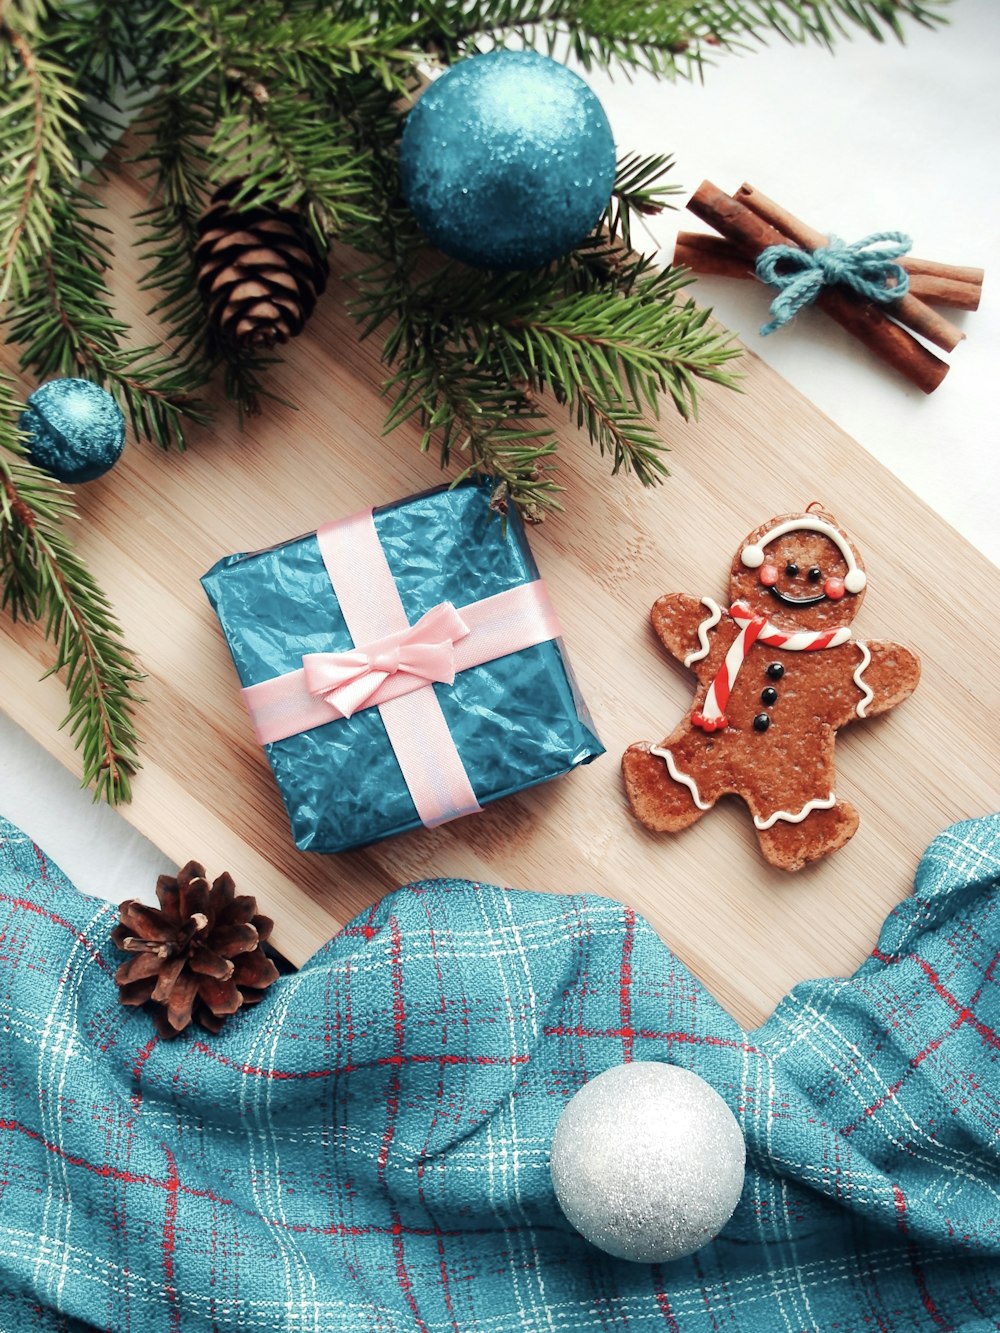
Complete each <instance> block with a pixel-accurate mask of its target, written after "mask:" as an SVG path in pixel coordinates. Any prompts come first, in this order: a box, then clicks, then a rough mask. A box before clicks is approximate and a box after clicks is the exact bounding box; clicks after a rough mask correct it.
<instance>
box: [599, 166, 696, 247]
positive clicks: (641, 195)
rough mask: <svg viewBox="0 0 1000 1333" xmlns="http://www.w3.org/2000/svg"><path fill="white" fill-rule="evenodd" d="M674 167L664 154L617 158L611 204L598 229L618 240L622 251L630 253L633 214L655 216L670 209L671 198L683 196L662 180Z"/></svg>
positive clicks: (682, 188)
mask: <svg viewBox="0 0 1000 1333" xmlns="http://www.w3.org/2000/svg"><path fill="white" fill-rule="evenodd" d="M673 165H674V159H673V158H672V157H668V156H667V155H666V154H664V153H656V154H654V155H651V156H646V157H643V156H642V155H640V154H639V153H628V154H626V156H625V157H623V158H620V159H619V162H618V167H617V170H616V172H615V183H614V188H613V189H612V191H611V202H610V203H609V204H608V208H607V212H606V213H605V216H604V219H603V223H602V227H601V228H599V230H600V229H603V230H605V231H606V232H607V234H608V236H609V238H610V239H611V240H612V241H615V240H617V239H618V238H619V237H621V240H622V244H623V245H624V247H625V249H626V250H630V249H631V248H632V223H633V221H634V217H635V214H637V213H638V214H639V215H640V216H642V217H655V215H656V214H657V213H662V212H663V210H664V209H665V208H672V207H673V205H672V204H671V203H670V199H671V197H673V196H674V195H678V194H683V193H684V187H683V186H682V185H673V184H669V185H668V184H667V183H666V182H665V181H664V180H663V177H664V176H665V175H666V174H667V172H668V171H671V170H672V169H673Z"/></svg>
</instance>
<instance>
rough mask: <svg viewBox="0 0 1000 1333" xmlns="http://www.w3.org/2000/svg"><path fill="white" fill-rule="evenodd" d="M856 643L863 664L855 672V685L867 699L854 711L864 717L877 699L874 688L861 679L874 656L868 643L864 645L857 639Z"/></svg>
mask: <svg viewBox="0 0 1000 1333" xmlns="http://www.w3.org/2000/svg"><path fill="white" fill-rule="evenodd" d="M855 642H856V643H857V646H858V647H859V648H860V649H861V664H860V666H859V667H858V669H857V671H855V673H854V683H855V685H857V687H858V689H859V690H860V691H861V692H862V694H864V695H865V696H866V697H865V698H864V699H862V700H861V702H860V703H859V704H858V706H857V708H855V710H854V711H855V712H856V713H857V715H858V717H864V716H865V710H866V709H867V707H868V705H869V704H870V703H871V701H872V700H873V699H874V698H875V691H874V690H873V689H872V687H871V686H870V685H869V684H868V682H867V681H864V680H862V679H861V677H862V676H863V675H864V674H865V667H866V666H867V665H868V663H869V662H870V661H871V660H872V655H871V649H870V648H869V647H868V645H867V643H862V642H861V640H860V639H857V640H856V641H855Z"/></svg>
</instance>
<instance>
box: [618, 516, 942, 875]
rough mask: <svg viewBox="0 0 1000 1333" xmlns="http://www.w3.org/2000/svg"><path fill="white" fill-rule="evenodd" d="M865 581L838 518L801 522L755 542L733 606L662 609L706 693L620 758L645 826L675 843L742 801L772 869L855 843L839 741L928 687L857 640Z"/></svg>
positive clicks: (903, 656)
mask: <svg viewBox="0 0 1000 1333" xmlns="http://www.w3.org/2000/svg"><path fill="white" fill-rule="evenodd" d="M865 583H866V575H865V572H864V566H863V565H862V562H861V557H860V556H859V554H858V552H857V550H856V549H855V547H854V546H853V544H852V543H851V541H850V540H849V538H848V537H847V534H846V533H845V532H843V531H842V530H841V529H840V528H839V527H838V526H837V524H836V522H835V521H834V519H833V518H832V516H831V515H829V514H825V513H822V512H806V513H803V514H786V515H783V516H782V517H780V518H773V519H771V520H770V521H769V522H767V523H764V524H762V525H761V526H760V527H759V528H757V529H756V530H755V531H754V532H752V533H751V534H750V535H749V537H748V538H747V539H746V541H745V543H744V544H743V546H742V547H741V548H740V550H739V552H738V553H737V555H736V557H735V559H734V560H733V565H732V570H731V572H730V579H729V594H730V603H729V607H728V608H727V609H724V608H722V607H720V606H719V605H718V604H717V603H716V602H714V601H713V600H712V599H711V597H703V598H702V599H701V600H700V601H699V600H698V599H696V598H694V597H687V596H685V595H684V594H683V593H670V594H668V595H667V596H665V597H661V598H660V599H659V600H658V601H657V602H656V603H655V604H654V606H653V609H652V612H651V619H652V622H653V628H654V630H655V631H656V633H657V634H658V635H659V637H660V639H661V641H662V643H663V645H664V647H665V648H666V649H667V650H668V651H669V652H670V653H672V654H673V655H674V657H676V658H678V659H679V660H680V661H681V662H683V664H684V665H685V666H686V667H689V668H690V669H691V670H692V671H694V673H695V675H696V676H697V677H698V689H697V692H696V694H695V699H694V703H693V704H692V707H691V710H690V712H689V713H688V714H687V716H686V717H685V719H684V721H683V722H681V724H680V725H679V726H678V727H677V728H676V729H675V730H674V731H673V732H671V734H670V735H669V736H668V737H667V738H666V739H665V740H663V741H661V742H660V743H659V745H650V744H649V743H648V742H641V743H638V744H635V745H631V746H629V748H628V750H627V751H626V752H625V755H624V757H623V759H622V770H623V772H624V775H625V788H626V791H627V793H628V798H629V801H630V803H631V805H632V809H633V811H634V813H635V815H636V816H637V818H638V819H639V820H640V821H641V822H642V823H643V824H645V825H646V827H647V828H650V829H652V830H654V831H655V832H677V831H678V830H680V829H683V828H687V826H688V825H689V824H693V823H694V822H695V820H697V819H700V818H701V816H702V815H703V814H704V813H705V811H706V810H710V809H711V808H712V806H713V805H714V804H715V802H716V801H717V800H718V799H719V797H720V796H726V795H731V794H735V795H738V796H741V797H742V798H743V800H744V801H745V802H746V803H747V805H748V806H749V808H750V813H751V814H752V815H753V822H754V828H755V829H756V832H757V838H758V841H759V842H760V846H761V850H762V851H763V853H764V855H765V857H766V858H767V859H768V861H770V862H771V864H772V865H775V866H779V867H781V868H782V869H785V870H799V869H800V868H801V867H802V866H804V865H806V864H807V863H808V862H810V861H815V860H816V859H817V858H818V857H821V856H825V855H826V854H827V853H829V852H834V851H836V850H837V848H838V847H842V846H843V845H844V843H845V842H847V840H848V839H849V838H850V837H851V836H852V835H853V834H854V832H855V830H856V829H857V827H858V815H857V811H856V810H855V809H854V807H853V806H851V805H849V804H848V803H847V802H846V801H842V800H839V799H838V797H837V794H836V785H835V777H836V774H835V768H834V742H835V739H836V734H837V732H838V730H839V729H840V728H841V727H844V726H846V725H847V724H848V723H849V722H855V721H858V720H859V719H866V718H870V717H874V716H875V715H876V714H877V713H885V712H888V710H889V709H890V708H895V706H896V705H897V704H898V703H901V702H902V701H903V700H904V699H905V698H907V696H908V695H910V694H912V693H913V690H914V689H915V688H916V685H917V681H918V680H919V678H920V662H919V660H918V659H917V657H916V656H915V654H913V653H911V652H910V651H909V649H907V648H902V647H900V645H899V644H896V643H885V642H872V641H868V642H866V641H863V640H861V639H857V638H855V637H854V634H853V631H852V630H851V626H850V622H851V621H852V620H853V619H854V616H855V614H856V612H857V610H858V607H859V606H860V605H861V602H862V600H863V597H864V589H865Z"/></svg>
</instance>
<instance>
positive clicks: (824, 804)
mask: <svg viewBox="0 0 1000 1333" xmlns="http://www.w3.org/2000/svg"><path fill="white" fill-rule="evenodd" d="M836 804H837V797H836V796H835V795H834V793H833V792H831V793H830V795H829V796H828V797H825V798H824V797H822V796H817V797H816V799H815V800H814V801H806V803H805V805H804V806H803V807H802V809H801V810H800V811H799V812H798V813H797V814H792V813H791V812H790V811H788V810H775V812H774V814H773V815H768V817H767V819H761V817H760V815H754V817H753V822H754V824H755V825H756V826H757V828H759V829H760V830H761V832H763V831H764V829H769V828H770V827H771V825H772V824H776V823H777V822H778V820H779V819H784V820H787V821H788V823H789V824H801V823H802V821H803V819H805V817H806V815H808V814H809V813H810V812H811V811H813V810H829V809H830V807H831V806H833V805H836Z"/></svg>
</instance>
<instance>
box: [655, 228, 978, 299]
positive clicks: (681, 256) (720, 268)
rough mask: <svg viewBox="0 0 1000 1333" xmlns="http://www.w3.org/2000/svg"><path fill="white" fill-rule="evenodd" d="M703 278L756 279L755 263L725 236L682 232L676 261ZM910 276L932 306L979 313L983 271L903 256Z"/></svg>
mask: <svg viewBox="0 0 1000 1333" xmlns="http://www.w3.org/2000/svg"><path fill="white" fill-rule="evenodd" d="M673 262H674V263H675V264H680V265H682V266H683V267H684V268H689V269H690V270H691V272H692V273H699V274H701V275H702V276H703V277H717V278H753V277H755V276H756V274H755V273H754V262H755V261H754V260H753V258H751V257H749V256H748V255H746V254H745V253H744V252H743V251H742V250H740V248H739V247H738V246H736V245H734V244H733V242H732V241H727V240H726V238H725V237H724V236H712V235H710V234H709V233H708V232H704V231H682V232H678V234H677V240H676V242H675V245H674V261H673ZM896 262H897V263H898V264H900V265H902V267H903V268H905V269H906V271H907V273H908V274H909V275H910V293H911V295H913V296H917V297H919V298H920V300H922V301H926V302H927V303H928V304H929V305H941V306H947V307H949V308H950V309H952V310H978V309H979V302H980V300H981V299H982V294H983V270H982V269H981V268H966V267H964V266H962V265H960V264H940V263H937V262H936V261H935V260H933V259H917V258H916V257H915V256H914V255H903V256H902V258H900V259H898V260H897V261H896Z"/></svg>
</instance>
